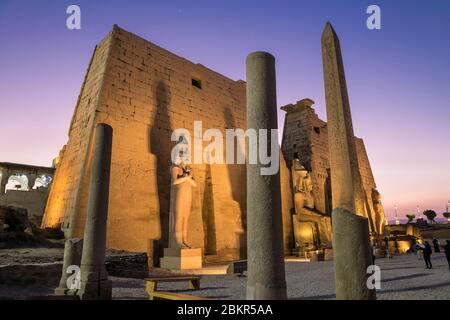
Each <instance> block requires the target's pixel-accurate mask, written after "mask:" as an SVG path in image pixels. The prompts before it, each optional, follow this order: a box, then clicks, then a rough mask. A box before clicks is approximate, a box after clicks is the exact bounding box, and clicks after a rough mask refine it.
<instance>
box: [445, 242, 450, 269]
mask: <svg viewBox="0 0 450 320" xmlns="http://www.w3.org/2000/svg"><path fill="white" fill-rule="evenodd" d="M446 243H447V244H446V245H445V246H444V252H445V257H446V258H447V262H448V269H449V270H450V240H447V241H446Z"/></svg>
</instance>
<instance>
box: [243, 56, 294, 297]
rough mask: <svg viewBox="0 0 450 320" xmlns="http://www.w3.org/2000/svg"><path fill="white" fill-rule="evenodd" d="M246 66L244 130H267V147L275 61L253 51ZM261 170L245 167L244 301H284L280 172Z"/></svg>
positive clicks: (273, 115) (273, 117)
mask: <svg viewBox="0 0 450 320" xmlns="http://www.w3.org/2000/svg"><path fill="white" fill-rule="evenodd" d="M246 63H247V127H248V128H249V129H255V130H257V131H258V130H259V129H268V143H267V146H270V145H271V143H270V142H271V140H270V129H278V124H277V101H276V83H275V58H274V57H273V56H272V55H271V54H269V53H266V52H254V53H252V54H250V55H249V56H248V57H247V62H246ZM264 152H265V150H264ZM272 152H273V151H272ZM276 161H279V159H277V160H276ZM262 167H264V165H263V164H261V163H260V160H259V157H258V163H257V164H248V165H247V259H248V274H247V299H286V297H287V294H286V280H285V270H284V251H283V225H282V216H281V195H280V173H279V171H277V173H276V174H273V175H261V170H260V169H261V168H262Z"/></svg>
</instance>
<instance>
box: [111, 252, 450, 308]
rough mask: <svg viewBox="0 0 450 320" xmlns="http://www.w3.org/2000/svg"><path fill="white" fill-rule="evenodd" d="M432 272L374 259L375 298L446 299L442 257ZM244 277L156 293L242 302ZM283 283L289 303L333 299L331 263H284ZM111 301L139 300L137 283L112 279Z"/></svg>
mask: <svg viewBox="0 0 450 320" xmlns="http://www.w3.org/2000/svg"><path fill="white" fill-rule="evenodd" d="M432 262H433V267H434V269H432V270H427V269H425V263H424V261H423V260H418V259H417V256H416V255H413V254H408V255H403V256H395V257H394V258H393V259H389V260H388V259H386V258H382V259H378V260H377V261H376V264H377V265H379V266H380V268H381V289H380V290H377V297H378V299H380V300H385V299H391V300H392V299H394V300H401V299H450V270H448V265H447V261H446V259H445V256H444V255H443V254H442V253H439V254H433V255H432ZM245 280H246V278H245V277H240V276H236V275H226V276H204V277H203V278H202V282H201V286H202V289H201V290H199V291H195V292H190V291H188V290H184V289H183V288H184V284H182V283H162V284H161V285H160V286H159V290H168V291H171V290H173V291H176V292H185V293H188V294H189V293H191V294H195V295H198V296H203V297H211V298H216V299H244V297H245ZM286 281H287V287H288V296H289V299H334V298H335V295H334V274H333V262H332V261H326V262H316V263H305V262H287V263H286ZM113 297H114V299H143V298H145V297H146V295H145V293H144V284H143V282H142V281H141V280H134V279H125V278H114V279H113Z"/></svg>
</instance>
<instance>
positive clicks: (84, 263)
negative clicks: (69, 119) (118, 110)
mask: <svg viewBox="0 0 450 320" xmlns="http://www.w3.org/2000/svg"><path fill="white" fill-rule="evenodd" d="M112 135H113V130H112V128H111V127H110V126H109V125H107V124H105V123H100V124H98V125H97V127H96V129H95V140H94V147H93V157H92V163H91V174H90V181H89V199H88V205H87V216H86V225H85V227H84V238H83V241H84V244H83V254H82V257H81V288H80V291H79V293H78V295H79V296H80V298H81V299H89V300H97V299H101V300H107V299H111V294H112V287H111V280H108V273H107V272H106V267H105V255H106V227H107V219H108V200H109V175H110V168H111V151H112Z"/></svg>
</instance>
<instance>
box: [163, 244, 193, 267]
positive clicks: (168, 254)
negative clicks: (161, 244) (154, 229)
mask: <svg viewBox="0 0 450 320" xmlns="http://www.w3.org/2000/svg"><path fill="white" fill-rule="evenodd" d="M160 266H161V268H164V269H172V270H184V269H201V268H202V249H200V248H197V249H184V248H164V257H163V258H161V259H160Z"/></svg>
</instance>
